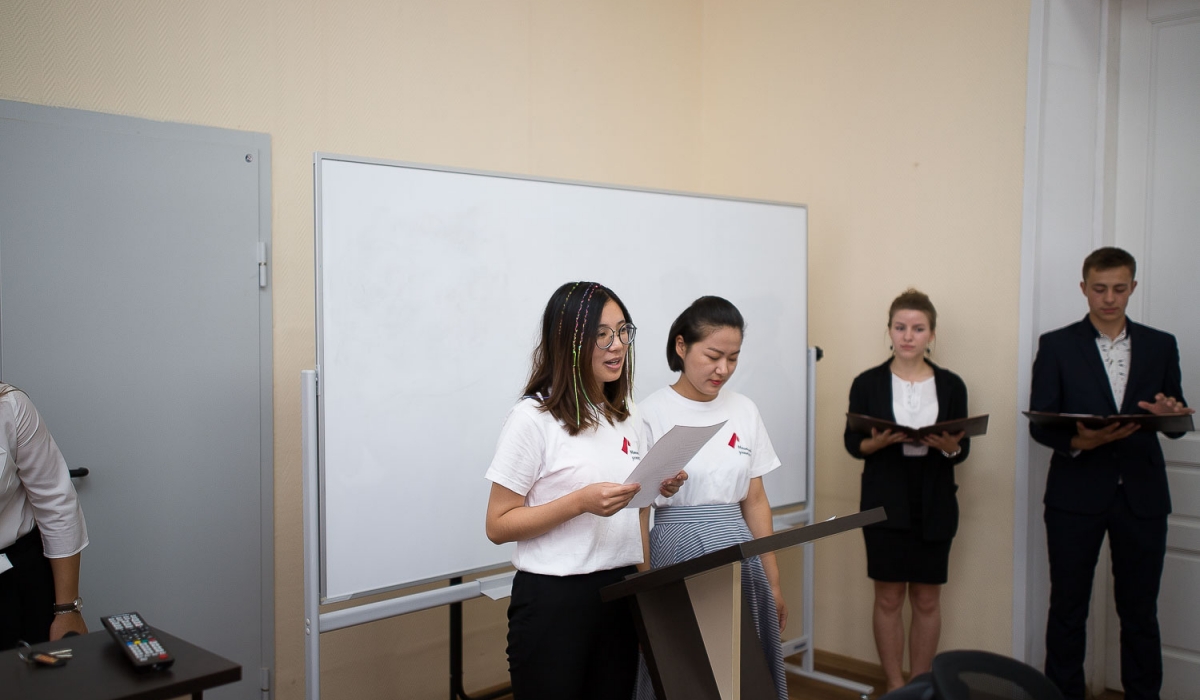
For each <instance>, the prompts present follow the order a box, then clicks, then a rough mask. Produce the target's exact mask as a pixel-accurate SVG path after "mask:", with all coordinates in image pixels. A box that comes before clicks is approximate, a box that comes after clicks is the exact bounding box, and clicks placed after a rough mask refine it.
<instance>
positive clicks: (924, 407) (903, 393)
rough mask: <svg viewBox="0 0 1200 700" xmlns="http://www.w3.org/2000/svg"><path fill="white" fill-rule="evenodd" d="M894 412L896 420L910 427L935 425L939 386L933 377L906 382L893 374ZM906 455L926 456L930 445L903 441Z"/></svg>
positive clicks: (902, 445)
mask: <svg viewBox="0 0 1200 700" xmlns="http://www.w3.org/2000/svg"><path fill="white" fill-rule="evenodd" d="M892 413H894V414H896V422H897V423H899V424H900V425H903V426H907V427H909V428H924V427H925V426H927V425H933V424H934V423H936V422H937V417H938V400H937V386H936V385H935V384H934V383H933V377H930V378H929V379H926V380H924V381H920V382H906V381H904V380H903V379H901V378H900V377H897V376H896V375H894V374H893V375H892ZM901 447H903V449H904V456H905V457H924V456H925V455H926V454H928V453H929V446H928V445H921V444H917V443H912V442H905V443H901Z"/></svg>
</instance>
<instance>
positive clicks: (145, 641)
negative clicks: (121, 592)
mask: <svg viewBox="0 0 1200 700" xmlns="http://www.w3.org/2000/svg"><path fill="white" fill-rule="evenodd" d="M102 621H103V622H104V627H105V629H107V630H108V633H109V634H111V635H112V637H113V639H115V640H117V644H119V645H120V646H121V648H122V649H124V650H125V656H126V657H128V658H129V662H130V663H132V664H133V666H134V668H137V669H154V670H160V669H164V668H166V667H168V666H170V665H171V664H173V663H175V657H174V656H171V655H170V654H169V653H167V650H166V649H164V648H163V646H162V644H161V643H160V642H159V641H158V639H156V638H155V636H154V631H153V630H151V629H150V628H149V627H147V626H146V623H145V622H143V621H142V616H141V615H139V614H137V613H135V612H130V613H122V614H120V615H109V616H108V617H106V618H104V619H103V620H102Z"/></svg>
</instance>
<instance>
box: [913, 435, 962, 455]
mask: <svg viewBox="0 0 1200 700" xmlns="http://www.w3.org/2000/svg"><path fill="white" fill-rule="evenodd" d="M966 435H967V433H966V431H965V430H964V431H960V432H957V433H955V434H953V435H951V434H950V433H942V434H941V435H926V436H925V438H924V439H923V440H921V444H922V445H925V446H926V447H932V448H933V449H935V450H941V451H942V452H944V453H946V454H948V455H957V454H958V452H959V450H960V449H962V448H960V447H959V446H958V443H959V441H960V440H962V439H963V438H964V437H966Z"/></svg>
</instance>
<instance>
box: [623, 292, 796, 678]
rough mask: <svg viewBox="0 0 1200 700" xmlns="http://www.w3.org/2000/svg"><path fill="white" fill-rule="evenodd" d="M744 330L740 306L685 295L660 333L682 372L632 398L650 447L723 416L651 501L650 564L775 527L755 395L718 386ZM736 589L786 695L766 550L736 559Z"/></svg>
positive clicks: (772, 461)
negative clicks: (674, 431)
mask: <svg viewBox="0 0 1200 700" xmlns="http://www.w3.org/2000/svg"><path fill="white" fill-rule="evenodd" d="M744 329H745V323H744V321H743V320H742V314H741V313H740V312H739V311H738V310H737V307H735V306H734V305H733V304H731V303H729V302H728V301H726V300H725V299H722V298H720V297H713V296H707V297H701V298H699V299H697V300H696V301H694V302H692V305H691V306H689V307H688V308H687V310H685V311H684V312H683V313H682V314H680V315H679V318H677V319H675V323H674V324H672V326H671V331H670V333H669V334H668V335H667V365H668V366H669V367H670V368H671V369H672V370H673V371H675V372H679V379H678V380H677V381H676V382H675V383H674V384H672V385H671V386H668V387H664V388H662V389H659V390H658V391H657V392H655V393H653V394H651V395H650V396H649V397H647V398H646V399H645V400H644V401H642V402H641V403H640V404H639V407H638V408H639V411H640V413H641V417H642V420H643V422H644V423H645V426H646V447H647V449H648V448H649V447H650V446H651V445H653V444H654V442H655V440H657V439H659V438H661V437H662V436H663V435H664V434H665V433H666V432H667V431H668V430H670V429H671V428H673V427H674V426H676V425H686V426H698V427H699V426H708V425H714V424H716V423H720V422H722V421H725V425H724V426H723V427H722V428H721V430H720V431H719V432H718V433H717V434H716V435H714V436H713V437H712V439H711V440H709V442H708V443H707V444H705V445H704V447H702V448H700V451H699V452H698V453H697V454H696V456H695V457H694V458H693V459H692V461H691V462H689V463H688V474H689V475H690V479H689V480H688V482H687V484H685V485H684V486H683V487H682V488H681V489H680V490H679V492H678V493H677V494H676V495H675V496H673V497H665V496H664V497H660V498H658V499H657V500H656V503H655V505H656V506H657V509H656V511H655V514H654V529H653V530H650V531H649V535H648V537H645V536H644V538H645V539H646V541H647V543H648V544H647V547H648V550H649V551H648V556H647V559H648V561H649V563H650V566H652V567H660V566H668V565H670V564H676V563H678V562H681V561H686V560H688V559H694V558H695V557H698V556H700V555H702V554H706V553H708V552H711V551H714V550H718V549H723V548H725V547H728V546H730V545H734V544H739V543H741V542H745V541H747V540H750V539H754V538H758V537H765V536H767V535H770V534H771V533H772V526H771V505H770V503H768V502H767V493H766V491H765V490H763V483H762V477H763V475H764V474H766V473H768V472H770V471H771V470H773V469H775V468H776V467H778V466H779V464H780V462H779V458H778V457H777V456H776V455H775V448H774V447H772V446H771V438H770V437H768V436H767V429H766V427H765V426H764V425H763V421H762V417H761V416H759V413H758V407H757V406H755V405H754V402H753V401H751V400H750V399H748V398H746V397H745V396H743V395H741V394H739V393H737V392H735V391H733V390H731V389H725V390H724V391H722V388H723V387H724V386H725V383H726V382H728V381H729V378H730V377H732V376H733V372H734V370H735V369H737V363H738V358H739V356H740V354H741V351H742V333H743V331H744ZM649 518H650V509H648V508H645V509H643V510H642V527H643V530H644V529H646V528H648V527H649ZM742 593H743V595H745V596H747V597H748V598H749V601H750V610H751V613H752V615H753V617H754V626H755V629H756V630H757V631H758V638H759V642H760V644H761V645H762V649H763V653H764V654H765V655H766V658H767V664H768V667H769V668H770V671H771V675H772V677H773V679H774V681H775V689H776V691H777V693H778V694H779V698H780V700H787V681H786V679H785V671H784V666H783V653H782V651H781V648H780V646H779V632H780V630H781V629H782V628H783V626H784V625H785V624H786V622H787V605H786V604H785V603H784V600H783V592H782V589H781V588H780V585H779V568H778V567H777V566H776V564H775V555H774V554H773V553H771V554H764V555H762V556H761V557H753V558H751V559H748V560H746V561H744V562H742ZM653 697H654V687H653V683H652V681H651V679H650V674H649V671H648V669H647V668H646V665H645V663H644V662H642V663H641V665H640V670H639V673H638V692H637V698H638V699H639V700H645V699H646V698H653Z"/></svg>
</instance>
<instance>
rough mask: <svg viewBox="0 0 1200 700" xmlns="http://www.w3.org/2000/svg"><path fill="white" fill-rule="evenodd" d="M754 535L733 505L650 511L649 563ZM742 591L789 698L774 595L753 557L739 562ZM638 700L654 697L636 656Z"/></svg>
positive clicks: (784, 699) (779, 686)
mask: <svg viewBox="0 0 1200 700" xmlns="http://www.w3.org/2000/svg"><path fill="white" fill-rule="evenodd" d="M751 539H754V537H753V536H752V535H751V534H750V528H748V527H747V526H746V521H745V519H744V518H743V517H742V509H741V506H739V505H738V504H737V503H729V504H723V505H712V506H676V507H669V508H659V509H657V510H655V512H654V529H652V530H651V531H650V565H651V566H652V567H653V568H656V569H657V568H658V567H660V566H670V565H671V564H678V563H679V562H681V561H687V560H689V559H695V558H696V557H698V556H700V555H702V554H707V553H709V552H713V551H716V550H718V549H724V548H725V547H729V546H732V545H735V544H740V543H742V542H746V541H748V540H751ZM742 595H743V596H746V598H747V599H748V600H749V602H750V612H751V614H752V615H753V617H754V629H755V630H757V631H758V640H759V642H760V643H761V644H762V647H763V653H764V654H765V655H766V657H767V667H768V668H769V669H770V670H771V676H772V678H773V680H774V681H775V689H776V691H777V692H778V693H779V699H780V700H788V695H787V676H786V672H785V670H784V667H783V649H782V648H781V647H780V646H779V617H778V615H777V613H776V612H775V597H774V596H772V595H771V585H770V584H769V583H767V574H766V572H765V571H763V566H762V562H761V561H759V559H758V557H751V558H749V559H746V560H745V561H743V562H742ZM634 697H635V698H636V699H637V700H653V698H654V682H653V681H652V680H651V679H650V669H649V668H648V667H647V666H646V661H645V659H642V658H639V659H638V682H637V690H636V692H635V693H634Z"/></svg>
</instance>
